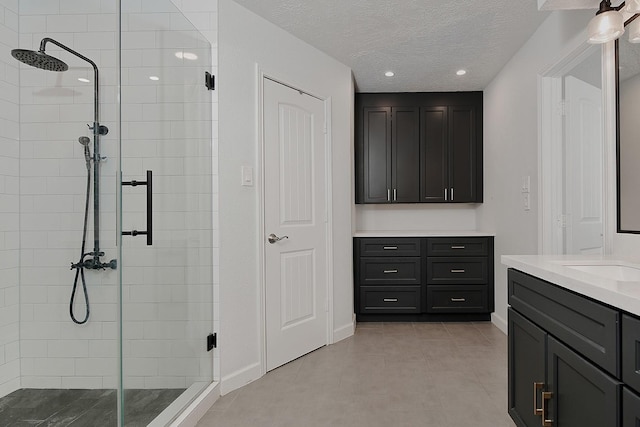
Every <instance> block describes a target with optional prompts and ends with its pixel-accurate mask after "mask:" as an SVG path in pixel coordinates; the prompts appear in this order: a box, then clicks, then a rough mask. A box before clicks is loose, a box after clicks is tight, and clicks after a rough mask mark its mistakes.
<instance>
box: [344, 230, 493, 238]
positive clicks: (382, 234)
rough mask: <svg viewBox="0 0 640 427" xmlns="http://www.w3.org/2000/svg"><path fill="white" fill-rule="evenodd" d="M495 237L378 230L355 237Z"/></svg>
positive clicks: (479, 234)
mask: <svg viewBox="0 0 640 427" xmlns="http://www.w3.org/2000/svg"><path fill="white" fill-rule="evenodd" d="M487 236H495V234H494V233H484V232H482V231H468V230H467V231H465V230H456V231H450V230H449V231H447V230H444V231H433V230H407V231H397V230H377V231H356V232H355V233H354V234H353V237H487Z"/></svg>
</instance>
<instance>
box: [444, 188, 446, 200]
mask: <svg viewBox="0 0 640 427" xmlns="http://www.w3.org/2000/svg"><path fill="white" fill-rule="evenodd" d="M444 201H445V202H446V201H447V189H446V188H445V189H444Z"/></svg>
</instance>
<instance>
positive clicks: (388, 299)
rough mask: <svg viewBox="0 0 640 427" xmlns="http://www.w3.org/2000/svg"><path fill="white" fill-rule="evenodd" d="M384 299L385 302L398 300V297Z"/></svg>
mask: <svg viewBox="0 0 640 427" xmlns="http://www.w3.org/2000/svg"><path fill="white" fill-rule="evenodd" d="M382 301H384V302H398V298H384V299H383V300H382Z"/></svg>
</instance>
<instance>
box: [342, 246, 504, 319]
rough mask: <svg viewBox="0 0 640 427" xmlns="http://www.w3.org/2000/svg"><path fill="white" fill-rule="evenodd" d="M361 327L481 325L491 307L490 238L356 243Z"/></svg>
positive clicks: (356, 308) (357, 304)
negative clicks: (380, 324)
mask: <svg viewBox="0 0 640 427" xmlns="http://www.w3.org/2000/svg"><path fill="white" fill-rule="evenodd" d="M353 247H354V266H355V271H354V279H355V280H354V283H355V288H354V292H355V295H354V301H355V313H356V315H357V320H358V321H360V322H362V321H365V322H366V321H413V322H417V321H481V320H489V319H490V315H491V312H493V307H494V295H493V276H494V274H493V237H384V238H376V237H360V238H358V237H356V238H354V246H353Z"/></svg>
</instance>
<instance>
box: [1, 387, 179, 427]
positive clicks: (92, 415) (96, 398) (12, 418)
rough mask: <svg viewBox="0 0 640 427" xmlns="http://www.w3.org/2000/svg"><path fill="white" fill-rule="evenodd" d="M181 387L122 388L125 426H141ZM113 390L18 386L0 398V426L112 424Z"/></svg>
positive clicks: (108, 426) (104, 426)
mask: <svg viewBox="0 0 640 427" xmlns="http://www.w3.org/2000/svg"><path fill="white" fill-rule="evenodd" d="M183 391H184V390H182V389H157V390H138V389H130V390H126V391H125V400H126V403H125V426H126V427H143V426H146V425H147V424H148V423H149V422H151V421H152V420H153V419H154V418H155V417H156V416H157V415H158V414H160V412H162V411H163V410H164V409H165V408H166V407H167V406H169V404H170V403H171V402H173V401H174V400H175V399H176V398H177V397H178V396H180V394H182V392H183ZM116 425H117V413H116V391H115V390H88V389H72V390H65V389H20V390H17V391H14V392H13V393H11V394H9V395H7V396H5V397H3V398H0V426H1V427H45V426H46V427H67V426H70V427H97V426H100V427H112V426H113V427H115V426H116Z"/></svg>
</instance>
